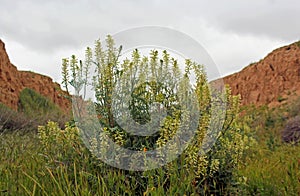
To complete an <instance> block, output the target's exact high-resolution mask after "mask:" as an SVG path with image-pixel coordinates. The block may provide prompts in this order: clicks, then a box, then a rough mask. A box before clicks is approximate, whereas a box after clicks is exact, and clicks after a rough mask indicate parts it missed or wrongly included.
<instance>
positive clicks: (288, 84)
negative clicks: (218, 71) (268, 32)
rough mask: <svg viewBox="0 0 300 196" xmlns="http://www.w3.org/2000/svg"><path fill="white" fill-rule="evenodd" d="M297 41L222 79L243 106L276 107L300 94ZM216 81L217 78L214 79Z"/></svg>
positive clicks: (299, 61) (299, 66)
mask: <svg viewBox="0 0 300 196" xmlns="http://www.w3.org/2000/svg"><path fill="white" fill-rule="evenodd" d="M298 45H299V44H297V43H294V44H291V45H288V46H284V47H281V48H279V49H276V50H274V51H273V52H271V53H270V54H268V55H267V56H266V57H265V58H264V59H263V60H261V61H259V62H257V63H253V64H251V65H249V66H247V67H246V68H244V69H243V70H241V71H240V72H238V73H234V74H232V75H229V76H226V77H224V78H223V80H224V83H225V84H228V85H229V86H230V87H231V90H232V93H233V94H234V95H237V94H240V95H241V99H242V104H243V105H248V104H255V105H265V104H266V105H269V106H276V105H279V104H281V103H284V102H285V101H284V100H287V101H288V100H291V99H293V98H295V97H296V96H299V95H300V47H299V46H298ZM214 82H217V81H214Z"/></svg>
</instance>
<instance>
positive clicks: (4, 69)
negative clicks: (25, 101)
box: [0, 40, 71, 111]
mask: <svg viewBox="0 0 300 196" xmlns="http://www.w3.org/2000/svg"><path fill="white" fill-rule="evenodd" d="M26 87H27V88H30V89H33V90H35V91H36V92H38V93H40V94H41V95H43V96H45V97H48V98H49V99H50V100H52V101H53V102H54V103H55V104H57V105H58V106H59V107H60V108H62V109H63V110H64V111H69V110H70V108H71V105H70V101H69V100H68V99H66V98H65V97H64V96H66V95H67V93H66V92H64V91H63V90H61V88H60V85H59V84H58V83H55V82H53V81H52V79H51V78H50V77H48V76H43V75H40V74H37V73H33V72H29V71H18V70H17V68H16V66H14V65H13V64H11V62H10V60H9V57H8V55H7V53H6V50H5V44H4V43H3V42H2V41H1V40H0V102H1V103H3V104H5V105H7V106H9V107H10V108H12V109H14V110H17V108H18V101H19V94H20V92H21V91H22V90H23V89H24V88H26Z"/></svg>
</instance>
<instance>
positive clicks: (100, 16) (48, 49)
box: [0, 0, 300, 78]
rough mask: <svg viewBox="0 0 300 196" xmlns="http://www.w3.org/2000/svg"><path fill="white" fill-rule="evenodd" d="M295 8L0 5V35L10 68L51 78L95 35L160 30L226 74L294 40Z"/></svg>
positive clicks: (155, 0)
mask: <svg viewBox="0 0 300 196" xmlns="http://www.w3.org/2000/svg"><path fill="white" fill-rule="evenodd" d="M299 7H300V1H298V0H285V1H283V0H251V1H250V0H243V1H240V0H228V1H217V0H211V1H204V0H186V1H181V0H169V1H168V0H166V1H159V0H151V1H149V0H111V1H105V0H90V1H84V0H76V1H71V0H52V1H39V0H16V1H10V0H1V6H0V35H1V38H2V39H4V41H5V42H6V41H7V44H6V47H7V48H8V49H9V51H10V53H11V54H10V58H11V59H12V60H13V61H14V62H15V63H16V65H17V66H19V64H20V65H21V64H22V65H24V64H26V65H28V69H29V68H30V66H31V69H33V71H42V72H43V73H49V74H50V75H53V76H54V77H55V78H58V75H59V73H60V72H59V71H54V69H53V66H54V67H55V70H60V68H59V67H60V61H61V58H63V57H67V56H70V55H71V54H74V53H75V54H78V53H84V48H85V47H86V46H88V45H92V44H93V42H94V40H96V39H98V38H102V39H104V37H105V36H106V35H107V34H114V33H117V32H119V31H122V30H125V29H129V28H132V27H139V26H144V25H146V26H148V25H158V26H166V27H170V28H173V29H176V30H179V31H182V32H184V33H186V34H188V35H190V36H191V37H193V38H194V39H196V40H197V41H199V43H200V44H203V46H204V48H206V49H207V50H208V52H209V53H210V54H211V56H212V57H213V59H214V60H215V61H216V63H217V64H218V65H219V66H220V67H221V68H220V69H221V73H226V74H227V73H230V72H233V71H235V70H237V69H240V68H241V67H242V66H245V65H247V64H249V63H250V62H251V61H256V60H259V58H262V57H263V55H265V54H266V53H267V52H270V50H272V49H275V47H277V46H280V45H282V44H285V43H289V42H291V41H296V40H298V39H299V35H300V25H298V21H297V20H298V18H300V12H299V11H297V8H299ZM11 44H12V45H13V46H11ZM25 54H26V55H25ZM54 59H55V60H54ZM34 65H35V66H34ZM38 66H39V67H38ZM25 69H26V67H25Z"/></svg>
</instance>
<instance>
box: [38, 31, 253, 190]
mask: <svg viewBox="0 0 300 196" xmlns="http://www.w3.org/2000/svg"><path fill="white" fill-rule="evenodd" d="M106 43H107V46H106V47H107V48H106V50H104V49H103V48H102V46H101V42H100V41H99V40H98V41H96V44H95V49H94V52H93V51H92V49H91V48H87V50H86V59H85V61H84V62H82V61H78V60H77V58H76V56H74V55H73V56H72V57H71V58H70V59H63V83H64V85H65V87H66V88H67V89H70V87H69V84H71V86H72V87H74V88H75V92H79V91H84V92H85V91H86V90H87V89H86V86H87V84H88V79H87V77H88V75H89V71H90V68H91V66H92V65H93V64H95V65H96V69H95V73H97V75H96V76H95V77H94V78H93V87H94V90H95V93H96V97H95V98H96V101H95V102H91V101H87V102H84V101H82V100H81V99H80V98H79V97H77V98H76V100H80V101H77V102H76V103H75V104H77V105H80V104H82V103H89V104H91V105H89V106H92V107H95V108H96V111H97V116H98V120H99V123H100V124H99V125H101V126H99V129H103V130H102V132H101V133H100V132H99V131H97V130H94V131H93V137H92V138H89V137H86V133H85V132H84V131H82V130H80V131H79V135H80V136H81V137H82V138H84V140H85V141H87V140H88V141H89V143H88V144H87V143H85V144H86V145H87V147H89V150H90V151H91V152H92V155H97V153H99V150H100V151H102V150H105V152H101V153H106V154H107V156H108V157H109V156H111V154H112V151H110V149H107V148H106V146H104V145H107V144H105V137H110V138H111V139H113V141H114V142H115V143H117V144H118V145H120V146H122V147H124V148H127V149H132V150H136V151H141V152H143V151H144V152H147V151H148V150H152V149H155V148H159V147H163V146H164V145H165V144H166V143H167V142H168V141H169V140H171V139H172V138H173V137H174V136H175V135H176V134H177V133H178V132H179V129H178V128H179V127H184V126H187V127H189V126H190V123H191V122H192V119H193V117H196V115H195V113H187V112H186V111H187V110H185V108H184V107H183V106H184V105H177V104H176V103H177V102H176V98H178V97H185V99H184V100H188V102H189V103H195V104H194V106H195V108H196V112H199V114H200V115H199V116H200V117H199V119H196V121H197V123H198V126H197V127H196V130H194V131H195V136H194V137H193V139H192V141H191V143H190V144H189V145H188V146H187V148H186V149H185V150H184V151H183V152H182V153H181V154H180V155H179V156H178V158H177V159H175V160H174V161H172V162H170V163H168V164H167V165H165V166H163V167H161V168H158V169H155V170H150V171H144V172H138V171H136V172H135V171H126V170H122V169H115V168H111V167H110V166H107V165H106V164H104V163H103V162H102V161H101V160H98V162H99V164H98V165H100V169H101V168H102V169H101V170H103V171H105V173H106V174H105V175H108V176H109V175H113V174H112V173H111V172H113V173H114V175H115V172H116V171H118V172H119V176H118V179H120V178H123V179H127V182H126V183H129V184H128V186H127V188H129V190H127V191H129V193H138V194H143V193H148V194H152V193H153V194H155V193H156V194H183V193H185V194H192V193H196V194H208V193H225V192H226V191H227V192H228V191H234V189H235V188H237V185H238V184H239V183H242V181H241V179H242V178H240V177H239V176H237V173H236V172H235V171H236V169H237V167H238V166H239V164H240V163H241V162H242V161H243V157H244V155H245V151H246V150H247V148H248V147H249V145H251V143H253V140H252V139H251V138H249V137H248V133H249V131H250V130H249V128H248V127H247V126H246V125H241V124H240V123H238V121H237V119H238V112H239V98H238V97H233V96H231V95H230V91H229V90H228V89H227V90H226V91H224V94H223V95H224V96H220V97H223V98H222V99H220V100H218V101H220V102H223V103H226V104H225V105H226V107H225V108H224V109H225V110H226V111H223V112H225V118H224V122H223V121H221V122H223V124H222V130H221V131H220V132H216V130H214V128H215V127H214V126H210V122H211V120H214V118H218V116H212V114H213V111H212V109H213V107H212V106H211V105H212V102H213V99H214V98H215V97H212V94H213V92H212V91H213V89H212V88H210V86H209V84H208V81H207V78H206V73H205V71H204V67H203V66H201V65H198V64H197V63H195V62H192V61H191V60H186V65H185V69H184V70H185V71H184V73H183V74H180V69H179V64H178V62H177V60H175V59H174V58H171V57H170V55H169V54H168V53H167V52H166V51H163V53H162V57H161V58H160V57H159V53H158V51H155V50H153V51H152V52H151V53H150V57H149V58H148V57H141V54H140V53H139V51H138V50H134V51H133V52H132V59H131V60H129V59H126V60H125V61H124V62H123V63H120V62H119V59H118V58H119V56H120V52H121V47H120V48H118V49H117V48H115V45H114V41H113V39H112V38H111V37H110V36H108V37H107V39H106ZM191 72H194V73H195V80H196V81H195V85H194V86H191V85H190V83H189V77H191ZM147 77H153V78H154V79H155V80H154V81H158V82H154V83H153V82H147V80H145V78H147ZM132 78H134V80H131V79H132ZM160 79H162V80H163V82H168V85H169V86H173V87H174V88H171V90H173V89H175V90H174V91H173V92H172V91H169V90H168V89H165V88H164V87H163V85H161V84H162V83H160V82H159V81H160ZM120 81H121V82H120ZM132 81H133V82H136V86H137V88H135V90H133V91H131V100H128V102H126V101H125V103H128V104H129V110H130V115H131V117H132V118H133V119H134V120H135V121H136V122H138V123H140V124H146V123H147V122H148V121H149V118H151V117H150V116H149V110H150V108H149V106H150V105H151V104H152V103H154V102H158V103H160V104H162V105H163V106H164V107H165V108H166V112H167V116H166V117H165V119H164V121H163V123H162V124H161V125H160V128H159V130H158V132H157V133H156V134H153V135H151V136H146V137H144V136H137V135H132V134H130V133H128V132H127V131H128V130H125V129H123V126H120V125H119V124H118V121H116V119H115V118H117V117H121V118H122V116H123V115H122V114H123V113H122V112H123V111H122V108H121V109H120V110H117V111H119V113H118V114H115V113H113V111H112V104H113V101H114V100H113V98H114V97H113V96H120V97H122V96H123V95H124V94H126V93H127V92H128V91H126V87H127V86H128V85H127V84H128V82H132ZM114 89H118V90H117V92H118V94H117V95H115V94H114ZM174 92H176V93H175V94H176V96H177V97H176V96H175V97H173V95H174ZM122 93H123V94H122ZM83 97H84V96H83ZM174 99H175V100H174ZM116 107H118V106H116ZM158 107H159V106H158ZM74 112H75V113H76V115H78V116H80V117H84V116H85V115H86V114H87V113H88V112H89V110H86V111H84V107H82V106H80V107H78V108H77V109H76V110H75V111H74ZM76 120H77V124H78V125H80V123H81V122H80V119H76ZM85 120H87V119H85ZM55 127H56V126H55V124H49V125H48V126H46V127H41V128H40V131H39V133H40V137H41V139H42V143H43V144H44V145H45V147H46V146H47V145H48V141H52V142H54V140H52V139H50V138H52V136H51V135H56V136H59V137H60V138H61V139H59V140H67V138H68V137H66V136H64V133H65V134H67V132H68V131H61V130H60V129H58V128H55ZM101 127H102V128H101ZM74 129H75V128H74ZM94 129H95V128H94ZM48 130H56V132H58V133H60V134H54V133H53V134H45V132H47V131H48ZM61 134H62V135H61ZM206 134H210V135H211V136H212V135H213V134H216V135H215V138H216V141H215V143H214V144H213V143H212V144H211V148H209V149H207V151H206V153H199V152H203V145H204V144H205V142H209V141H204V140H205V139H206V140H209V139H207V137H205V135H206ZM56 136H55V137H56ZM77 139H78V140H80V137H77ZM57 140H58V139H55V141H57ZM72 142H76V143H81V142H77V141H76V140H75V139H74V138H73V139H72ZM212 142H213V140H212ZM50 143H51V142H50ZM63 143H66V144H68V143H69V141H65V142H63ZM46 144H47V145H46ZM81 144H82V143H81ZM176 145H177V144H176V143H174V151H176V150H177V148H176ZM50 146H51V145H50ZM72 146H74V145H71V146H70V148H71V149H72ZM103 146H104V147H105V148H103ZM53 147H55V148H57V147H59V145H54V146H53ZM62 148H63V147H62ZM45 149H47V148H45ZM80 149H81V148H80ZM82 149H83V148H82ZM53 150H54V151H55V149H53ZM64 151H65V150H62V149H61V150H60V152H64ZM77 151H78V149H77ZM50 152H53V151H52V149H48V151H46V152H45V154H47V153H50ZM175 153H176V152H175ZM80 154H81V153H79V155H80ZM65 156H67V155H65ZM158 156H162V158H164V157H163V156H164V155H163V154H160V155H158ZM60 158H61V159H63V156H60V157H57V161H59V159H60ZM95 158H97V156H95ZM114 158H115V160H116V161H122V160H119V159H118V157H114ZM73 160H76V159H75V158H74V159H73ZM129 162H130V161H129ZM129 164H130V166H132V168H135V167H136V166H137V165H138V164H141V163H136V162H130V163H129ZM122 176H123V177H122ZM108 181H109V179H108ZM125 181H126V180H125ZM107 183H108V184H109V183H110V182H107ZM126 183H125V184H126ZM106 185H107V184H106ZM107 186H108V185H107ZM108 187H109V186H108ZM114 188H116V187H114ZM118 188H119V190H118V191H116V190H115V189H114V190H112V189H113V187H109V190H110V191H112V192H114V193H118V194H124V193H126V191H125V189H126V186H125V188H124V187H123V188H121V187H118Z"/></svg>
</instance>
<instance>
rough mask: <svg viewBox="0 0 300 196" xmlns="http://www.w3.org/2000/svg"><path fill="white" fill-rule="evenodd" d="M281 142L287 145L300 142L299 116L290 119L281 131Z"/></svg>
mask: <svg viewBox="0 0 300 196" xmlns="http://www.w3.org/2000/svg"><path fill="white" fill-rule="evenodd" d="M282 140H283V141H284V142H287V143H298V142H299V141H300V116H296V117H294V118H292V119H290V120H289V121H288V122H287V124H286V126H285V128H284V129H283V131H282Z"/></svg>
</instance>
